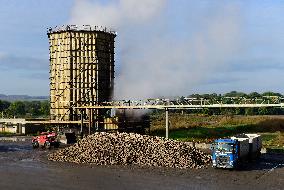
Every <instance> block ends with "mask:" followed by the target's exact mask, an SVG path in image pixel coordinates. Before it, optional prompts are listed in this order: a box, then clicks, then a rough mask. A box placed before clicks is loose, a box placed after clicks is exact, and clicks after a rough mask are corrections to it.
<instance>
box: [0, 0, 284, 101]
mask: <svg viewBox="0 0 284 190" xmlns="http://www.w3.org/2000/svg"><path fill="white" fill-rule="evenodd" d="M66 23H72V24H92V25H95V24H97V25H106V26H108V27H113V28H115V29H116V30H117V31H118V36H117V39H116V79H115V84H116V89H115V93H116V97H118V98H123V97H125V98H136V97H137V98H140V97H141V98H145V97H149V98H150V97H155V96H172V95H189V94H192V93H212V92H217V93H224V92H228V91H232V90H237V91H243V92H252V91H258V92H264V91H277V92H280V93H284V85H283V84H284V75H283V74H282V72H283V73H284V24H283V23H284V1H282V0H267V1H265V0H262V1H259V0H251V1H247V0H243V1H237V0H236V1H234V0H231V1H226V0H224V1H221V0H220V1H219V0H214V1H212V0H207V1H206V0H144V1H137V0H109V1H108V0H96V1H95V0H77V1H75V0H74V1H73V0H68V1H67V0H48V1H46V0H25V1H23V0H0V24H1V29H0V87H1V88H0V94H1V93H3V94H28V95H48V94H49V78H48V77H49V60H48V59H49V57H48V53H49V52H48V51H49V50H48V39H47V35H46V29H47V27H50V26H51V27H53V26H56V25H63V24H66Z"/></svg>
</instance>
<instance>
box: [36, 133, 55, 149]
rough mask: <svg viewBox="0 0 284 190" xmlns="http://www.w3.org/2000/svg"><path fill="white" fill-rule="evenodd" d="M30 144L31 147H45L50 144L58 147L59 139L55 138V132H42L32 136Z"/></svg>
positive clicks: (48, 146)
mask: <svg viewBox="0 0 284 190" xmlns="http://www.w3.org/2000/svg"><path fill="white" fill-rule="evenodd" d="M32 145H33V148H38V147H39V146H41V147H44V148H47V149H48V148H50V147H51V146H54V147H55V148H58V147H59V141H58V139H57V134H56V133H55V132H42V133H40V135H39V136H36V137H33V139H32Z"/></svg>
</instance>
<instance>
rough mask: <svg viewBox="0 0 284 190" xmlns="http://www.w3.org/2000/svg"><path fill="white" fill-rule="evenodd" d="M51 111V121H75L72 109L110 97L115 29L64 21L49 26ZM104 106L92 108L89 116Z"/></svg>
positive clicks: (76, 114)
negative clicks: (65, 22) (63, 23)
mask: <svg viewBox="0 0 284 190" xmlns="http://www.w3.org/2000/svg"><path fill="white" fill-rule="evenodd" d="M47 35H48V38H49V45H50V46H49V51H50V106H51V108H50V115H51V120H53V121H58V122H60V121H78V120H80V119H81V116H84V117H86V116H85V115H86V113H81V112H80V110H78V109H74V108H75V107H81V106H96V105H99V103H100V102H105V101H110V100H111V99H112V93H113V87H114V42H115V40H114V39H115V37H116V33H115V32H114V31H111V30H108V29H106V28H103V27H97V26H94V27H92V26H89V25H83V26H76V25H67V26H62V27H55V28H49V29H48V32H47ZM102 111H104V112H105V111H106V110H92V111H91V112H92V113H88V117H89V118H85V119H89V120H92V119H93V116H95V117H96V116H98V115H102V114H104V113H99V112H102Z"/></svg>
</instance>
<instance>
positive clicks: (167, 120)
mask: <svg viewBox="0 0 284 190" xmlns="http://www.w3.org/2000/svg"><path fill="white" fill-rule="evenodd" d="M168 138H169V109H168V108H166V139H168Z"/></svg>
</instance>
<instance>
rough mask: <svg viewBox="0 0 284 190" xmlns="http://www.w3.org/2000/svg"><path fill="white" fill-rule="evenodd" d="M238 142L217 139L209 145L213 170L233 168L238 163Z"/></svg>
mask: <svg viewBox="0 0 284 190" xmlns="http://www.w3.org/2000/svg"><path fill="white" fill-rule="evenodd" d="M238 149H239V146H238V141H237V140H234V139H217V140H215V141H214V143H212V145H211V151H212V163H213V167H215V168H235V167H236V165H237V162H238V159H239V158H238V156H239V155H238V152H239V151H238Z"/></svg>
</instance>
